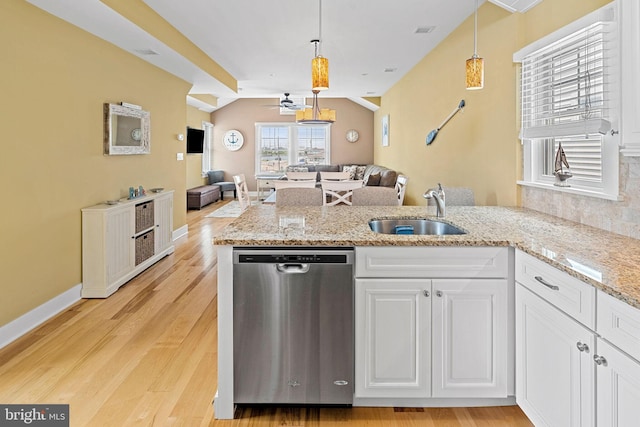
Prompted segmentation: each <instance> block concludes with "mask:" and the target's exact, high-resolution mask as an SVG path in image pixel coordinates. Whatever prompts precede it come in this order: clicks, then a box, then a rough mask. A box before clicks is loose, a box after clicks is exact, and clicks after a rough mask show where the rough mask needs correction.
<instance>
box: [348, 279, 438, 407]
mask: <svg viewBox="0 0 640 427" xmlns="http://www.w3.org/2000/svg"><path fill="white" fill-rule="evenodd" d="M430 289H431V281H430V280H419V279H356V295H355V300H356V307H355V312H356V322H355V325H356V377H355V383H356V387H355V395H356V397H386V398H393V397H399V398H403V397H429V395H430V383H431V381H430V380H431V379H430V373H429V369H430V366H431V357H430V353H431V339H430V328H431V324H430V318H431V300H430V297H429V295H430Z"/></svg>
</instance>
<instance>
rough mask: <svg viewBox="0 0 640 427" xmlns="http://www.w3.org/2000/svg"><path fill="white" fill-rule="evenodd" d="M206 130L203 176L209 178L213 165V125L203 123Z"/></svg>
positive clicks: (203, 150)
mask: <svg viewBox="0 0 640 427" xmlns="http://www.w3.org/2000/svg"><path fill="white" fill-rule="evenodd" d="M202 129H203V130H204V144H203V149H202V176H203V177H205V176H207V172H209V171H210V170H211V165H212V164H213V124H211V123H209V122H202Z"/></svg>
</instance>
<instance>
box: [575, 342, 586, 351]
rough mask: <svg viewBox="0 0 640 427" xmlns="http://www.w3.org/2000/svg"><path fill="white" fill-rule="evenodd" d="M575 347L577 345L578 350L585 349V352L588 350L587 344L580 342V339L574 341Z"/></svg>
mask: <svg viewBox="0 0 640 427" xmlns="http://www.w3.org/2000/svg"><path fill="white" fill-rule="evenodd" d="M576 347H578V350H580V351H586V352H587V353H588V352H589V346H588V345H587V344H585V343H582V342H580V341H578V342H577V343H576Z"/></svg>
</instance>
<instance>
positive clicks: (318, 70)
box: [311, 0, 329, 91]
mask: <svg viewBox="0 0 640 427" xmlns="http://www.w3.org/2000/svg"><path fill="white" fill-rule="evenodd" d="M318 5H319V7H318V38H317V39H314V40H311V43H313V44H314V45H315V56H314V57H313V59H312V60H311V90H318V91H320V90H327V89H329V60H328V59H327V58H325V57H323V56H322V55H321V54H320V47H321V43H322V0H318Z"/></svg>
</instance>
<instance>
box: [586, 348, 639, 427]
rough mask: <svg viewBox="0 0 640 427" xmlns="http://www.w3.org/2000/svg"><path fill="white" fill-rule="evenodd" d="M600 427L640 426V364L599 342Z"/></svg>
mask: <svg viewBox="0 0 640 427" xmlns="http://www.w3.org/2000/svg"><path fill="white" fill-rule="evenodd" d="M597 355H598V356H601V357H603V358H604V359H599V360H600V361H601V363H600V365H597V368H596V375H597V382H598V392H597V393H598V394H597V398H596V399H597V402H598V410H597V413H598V426H607V427H625V426H637V425H638V423H640V363H638V362H636V361H635V360H634V359H632V358H631V357H629V356H627V355H626V354H624V353H623V352H621V351H620V350H618V349H617V348H615V347H613V346H612V345H611V344H609V343H608V342H606V341H604V340H602V339H600V338H598V351H597Z"/></svg>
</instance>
